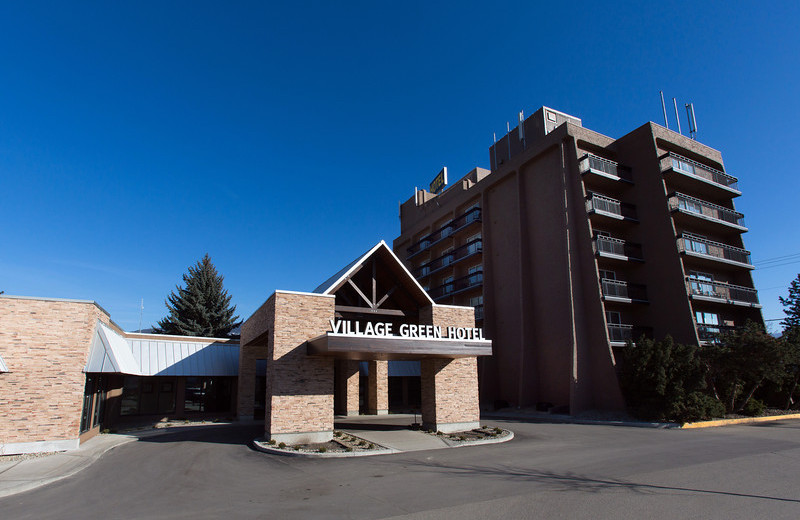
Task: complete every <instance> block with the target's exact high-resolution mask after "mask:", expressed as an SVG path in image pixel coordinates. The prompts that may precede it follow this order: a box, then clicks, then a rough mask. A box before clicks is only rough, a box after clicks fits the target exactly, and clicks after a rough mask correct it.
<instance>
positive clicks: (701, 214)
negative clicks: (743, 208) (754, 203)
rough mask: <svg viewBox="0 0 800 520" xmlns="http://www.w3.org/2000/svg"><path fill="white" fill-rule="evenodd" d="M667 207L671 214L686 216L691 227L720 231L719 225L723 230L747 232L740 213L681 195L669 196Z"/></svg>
mask: <svg viewBox="0 0 800 520" xmlns="http://www.w3.org/2000/svg"><path fill="white" fill-rule="evenodd" d="M669 207H670V210H672V212H673V213H676V212H677V213H678V214H680V215H686V216H687V218H688V220H687V222H686V223H687V224H688V225H690V226H693V227H700V228H705V229H720V228H719V225H720V224H721V225H722V226H724V227H725V228H727V229H733V230H736V231H737V232H744V231H747V228H746V227H745V225H744V215H742V214H741V213H739V212H737V211H734V210H732V209H730V208H725V207H723V206H718V205H716V204H712V203H710V202H706V201H704V200H701V199H697V198H694V197H690V196H689V195H684V194H683V193H673V194H672V195H670V198H669ZM676 220H677V219H676Z"/></svg>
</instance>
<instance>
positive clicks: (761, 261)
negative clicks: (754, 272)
mask: <svg viewBox="0 0 800 520" xmlns="http://www.w3.org/2000/svg"><path fill="white" fill-rule="evenodd" d="M797 257H800V253H792V254H790V255H783V256H774V257H772V258H765V259H764V260H759V261H758V262H755V264H756V265H761V264H771V263H773V262H778V261H781V260H786V259H789V258H797Z"/></svg>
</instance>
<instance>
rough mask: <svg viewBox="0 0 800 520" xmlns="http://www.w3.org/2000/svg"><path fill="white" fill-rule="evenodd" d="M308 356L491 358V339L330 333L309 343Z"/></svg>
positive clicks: (366, 358)
mask: <svg viewBox="0 0 800 520" xmlns="http://www.w3.org/2000/svg"><path fill="white" fill-rule="evenodd" d="M308 354H309V355H312V356H327V357H335V358H342V359H357V360H362V361H363V360H371V359H380V360H386V359H391V360H395V359H424V358H450V359H452V358H460V357H474V356H491V355H492V342H491V341H489V340H481V339H474V340H459V339H448V338H405V337H397V336H385V337H384V336H359V335H353V334H336V333H333V332H328V333H327V334H325V335H323V336H319V337H317V338H314V339H312V340H310V341H309V342H308Z"/></svg>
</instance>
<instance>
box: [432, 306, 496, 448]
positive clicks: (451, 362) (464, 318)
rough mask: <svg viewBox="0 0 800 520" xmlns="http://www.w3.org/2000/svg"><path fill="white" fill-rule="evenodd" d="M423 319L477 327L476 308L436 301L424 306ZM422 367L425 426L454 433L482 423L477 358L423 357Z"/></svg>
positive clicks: (444, 324)
mask: <svg viewBox="0 0 800 520" xmlns="http://www.w3.org/2000/svg"><path fill="white" fill-rule="evenodd" d="M420 323H431V324H433V325H439V326H441V327H442V328H443V329H444V328H446V327H448V326H452V327H474V326H475V311H474V309H473V308H472V307H456V306H452V305H434V306H432V307H426V308H423V309H420ZM420 370H421V373H420V375H421V378H420V379H421V384H422V425H423V427H424V428H427V429H431V430H436V431H441V432H444V433H452V432H458V431H465V430H471V429H473V428H478V427H480V418H481V415H480V404H479V400H478V361H477V358H475V357H468V358H458V359H423V360H422V361H421V362H420Z"/></svg>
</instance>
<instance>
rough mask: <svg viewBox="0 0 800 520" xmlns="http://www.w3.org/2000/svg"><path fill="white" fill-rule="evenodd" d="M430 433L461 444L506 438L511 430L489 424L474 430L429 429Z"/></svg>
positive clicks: (450, 443) (447, 441)
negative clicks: (447, 430) (438, 430)
mask: <svg viewBox="0 0 800 520" xmlns="http://www.w3.org/2000/svg"><path fill="white" fill-rule="evenodd" d="M428 434H429V435H434V436H436V437H439V438H441V439H442V440H444V441H445V442H446V443H447V444H449V445H451V446H457V445H459V444H474V443H480V442H482V441H494V440H501V439H505V438H506V437H508V436H509V435H511V432H510V431H508V430H504V429H502V428H490V427H488V426H481V427H480V428H475V429H474V430H467V431H463V432H453V433H443V432H435V431H433V430H428Z"/></svg>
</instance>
